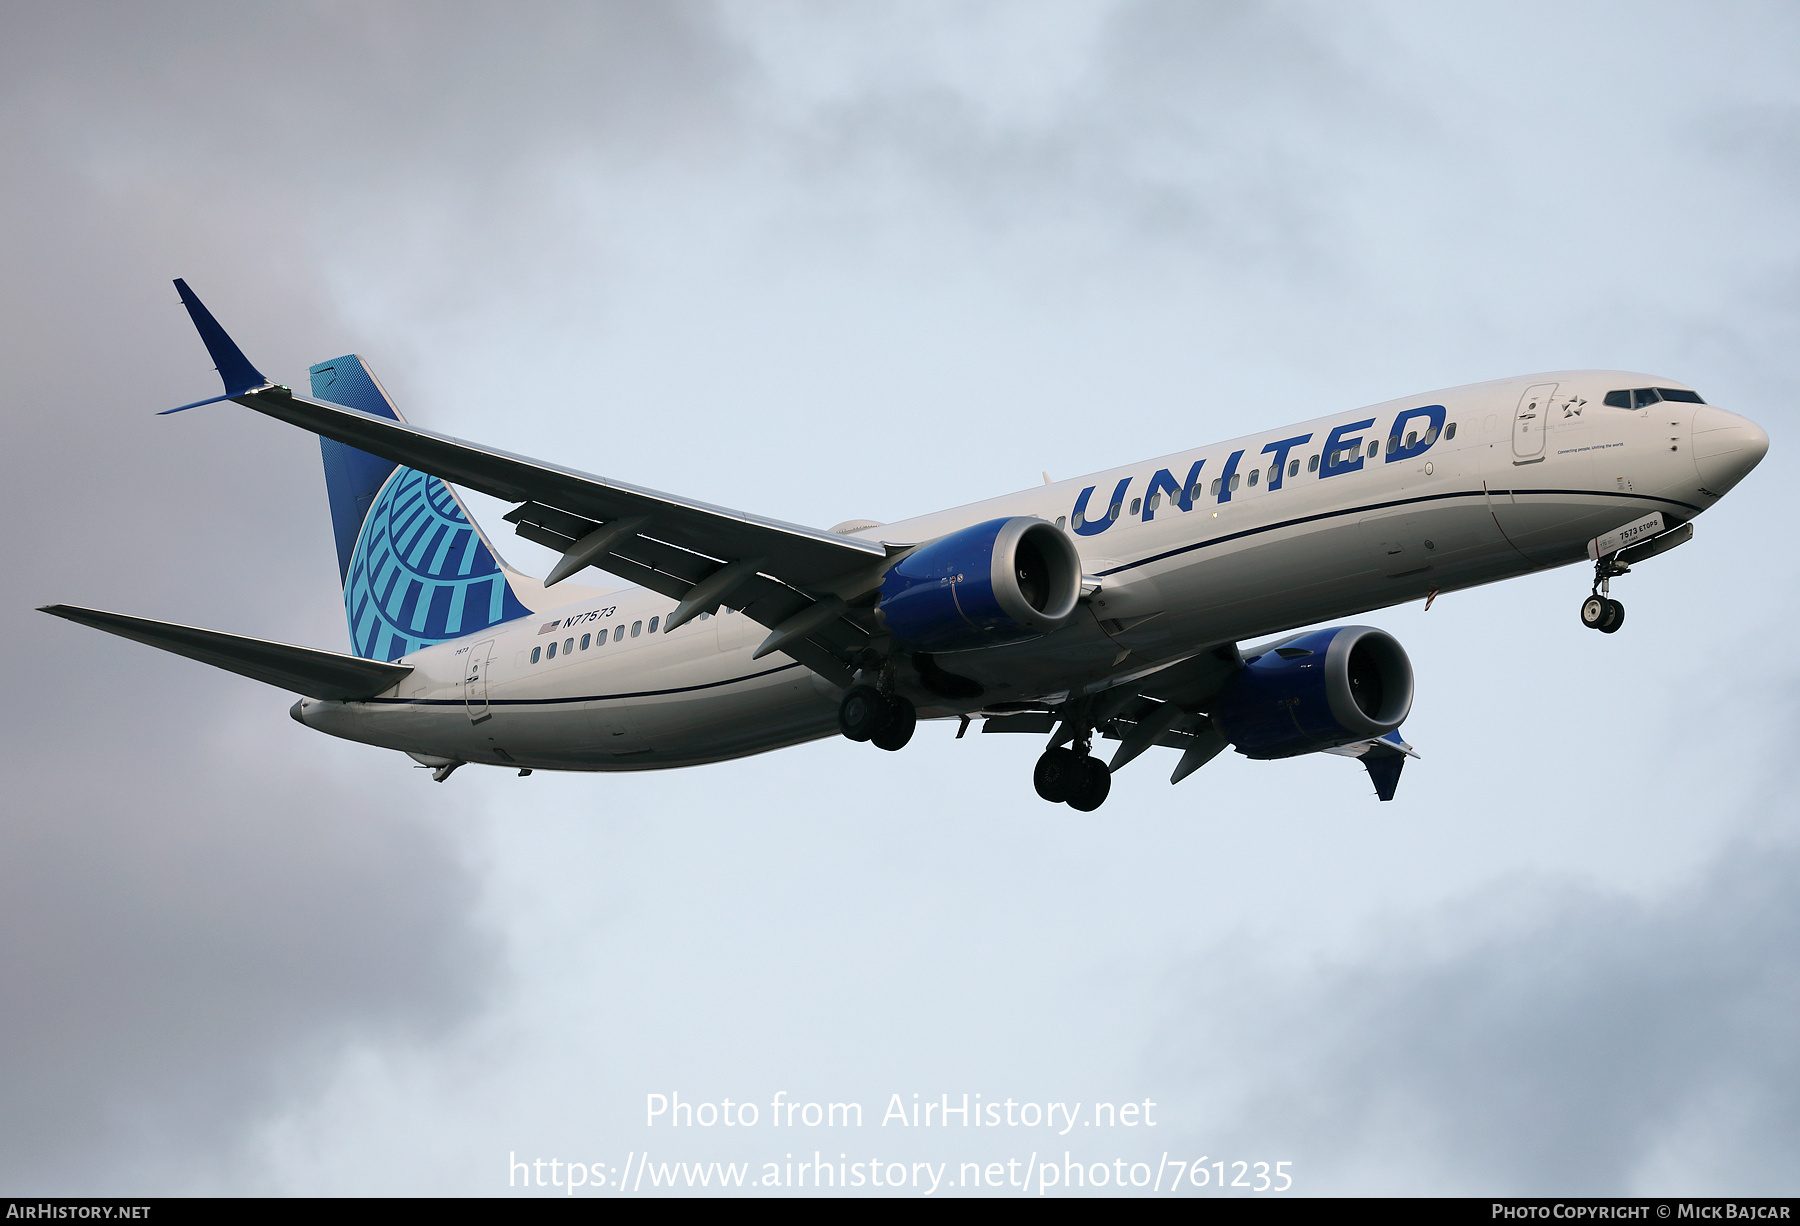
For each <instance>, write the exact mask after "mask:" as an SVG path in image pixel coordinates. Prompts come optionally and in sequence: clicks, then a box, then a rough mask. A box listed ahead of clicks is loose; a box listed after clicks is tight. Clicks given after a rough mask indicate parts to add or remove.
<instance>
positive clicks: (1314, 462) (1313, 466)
mask: <svg viewBox="0 0 1800 1226" xmlns="http://www.w3.org/2000/svg"><path fill="white" fill-rule="evenodd" d="M1306 471H1307V472H1309V473H1316V472H1318V471H1319V457H1318V456H1313V457H1312V458H1311V459H1310V460H1308V461H1307V462H1306Z"/></svg>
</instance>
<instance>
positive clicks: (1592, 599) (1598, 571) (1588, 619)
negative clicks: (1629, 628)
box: [1581, 558, 1631, 634]
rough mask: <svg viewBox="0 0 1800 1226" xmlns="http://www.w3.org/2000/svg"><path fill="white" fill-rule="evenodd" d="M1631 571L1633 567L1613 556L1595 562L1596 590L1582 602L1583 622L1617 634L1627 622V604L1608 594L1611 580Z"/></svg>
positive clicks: (1601, 630) (1585, 624)
mask: <svg viewBox="0 0 1800 1226" xmlns="http://www.w3.org/2000/svg"><path fill="white" fill-rule="evenodd" d="M1630 573H1631V567H1629V566H1627V565H1625V564H1624V563H1623V562H1618V561H1615V560H1614V559H1612V558H1601V559H1600V560H1599V561H1598V562H1596V563H1594V590H1593V593H1592V594H1591V595H1589V596H1588V598H1587V599H1586V600H1584V601H1582V602H1581V624H1582V625H1584V626H1586V627H1587V628H1588V629H1589V630H1598V631H1599V632H1600V633H1602V634H1617V633H1618V632H1619V627H1621V626H1623V625H1624V624H1625V606H1624V605H1622V604H1620V603H1619V602H1618V601H1616V600H1614V599H1613V598H1612V597H1611V596H1608V595H1607V594H1606V592H1607V588H1608V587H1609V586H1610V584H1611V581H1612V580H1614V579H1616V578H1618V577H1619V576H1620V575H1626V574H1630Z"/></svg>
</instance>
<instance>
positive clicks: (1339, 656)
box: [1212, 626, 1413, 758]
mask: <svg viewBox="0 0 1800 1226" xmlns="http://www.w3.org/2000/svg"><path fill="white" fill-rule="evenodd" d="M1412 697H1413V673H1412V663H1411V661H1409V660H1408V659H1407V658H1406V652H1405V651H1404V650H1403V649H1402V648H1401V646H1400V643H1399V641H1398V640H1397V639H1395V638H1394V636H1393V635H1391V634H1389V633H1388V632H1387V631H1385V630H1377V629H1375V628H1374V627H1373V626H1333V627H1331V628H1330V629H1327V630H1314V631H1312V632H1311V633H1310V634H1303V635H1301V636H1300V637H1299V638H1297V639H1290V640H1289V641H1287V642H1285V643H1282V644H1281V645H1280V646H1278V647H1275V648H1272V649H1270V650H1268V651H1266V652H1264V653H1263V654H1261V655H1259V656H1252V657H1251V658H1250V659H1248V660H1246V661H1245V667H1244V670H1243V671H1242V672H1241V673H1239V674H1238V675H1237V677H1236V678H1235V679H1234V680H1233V681H1232V682H1231V683H1230V684H1229V685H1228V686H1227V688H1226V689H1225V691H1224V693H1223V694H1222V695H1221V696H1220V698H1219V699H1218V700H1217V701H1216V702H1215V703H1214V704H1213V712H1212V714H1213V721H1214V723H1216V724H1217V725H1218V727H1219V731H1220V732H1222V733H1223V734H1224V735H1225V739H1226V740H1228V741H1230V742H1231V744H1232V747H1233V748H1235V749H1236V750H1237V751H1238V752H1239V753H1241V754H1243V755H1244V756H1245V757H1249V758H1289V757H1293V756H1294V755H1295V754H1302V753H1311V752H1313V751H1314V750H1319V749H1332V748H1335V747H1336V746H1339V745H1348V744H1351V743H1352V742H1354V741H1364V740H1368V739H1369V738H1371V737H1378V736H1385V735H1386V734H1388V733H1390V732H1392V731H1393V730H1394V729H1396V728H1398V727H1399V726H1400V723H1401V721H1402V720H1404V719H1405V718H1406V715H1407V712H1408V711H1410V710H1411V709H1412Z"/></svg>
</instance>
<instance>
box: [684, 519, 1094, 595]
mask: <svg viewBox="0 0 1800 1226" xmlns="http://www.w3.org/2000/svg"><path fill="white" fill-rule="evenodd" d="M1065 518H1066V517H1065V516H1062V515H1058V516H1057V517H1056V526H1057V527H1058V528H1060V527H1062V526H1063V522H1064V520H1065ZM700 616H702V617H705V616H706V614H704V613H702V614H701V615H700Z"/></svg>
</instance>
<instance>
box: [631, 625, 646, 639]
mask: <svg viewBox="0 0 1800 1226" xmlns="http://www.w3.org/2000/svg"><path fill="white" fill-rule="evenodd" d="M643 631H644V623H643V622H632V623H631V637H632V638H636V637H637V636H638V635H640V634H642V633H643Z"/></svg>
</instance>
